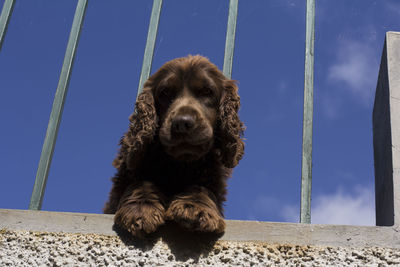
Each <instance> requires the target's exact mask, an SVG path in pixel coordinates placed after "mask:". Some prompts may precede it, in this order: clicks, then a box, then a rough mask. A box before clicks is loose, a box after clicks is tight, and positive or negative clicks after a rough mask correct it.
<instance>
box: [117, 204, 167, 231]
mask: <svg viewBox="0 0 400 267" xmlns="http://www.w3.org/2000/svg"><path fill="white" fill-rule="evenodd" d="M164 215H165V210H164V207H163V206H162V205H149V204H136V203H135V204H129V205H124V206H122V207H120V208H119V209H118V210H117V212H116V213H115V217H114V222H115V224H117V225H119V226H121V227H122V228H124V229H125V230H128V231H129V232H130V233H132V235H134V236H136V237H143V236H144V235H145V234H150V233H153V232H155V231H156V230H157V228H158V227H159V226H160V225H162V224H164Z"/></svg>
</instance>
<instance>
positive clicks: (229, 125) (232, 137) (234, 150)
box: [217, 79, 244, 168]
mask: <svg viewBox="0 0 400 267" xmlns="http://www.w3.org/2000/svg"><path fill="white" fill-rule="evenodd" d="M223 83H224V85H223V86H224V91H223V96H222V101H221V104H220V106H219V112H218V113H219V114H218V126H219V127H218V138H217V140H218V142H219V146H220V151H221V156H222V157H221V160H222V163H223V164H224V165H225V166H226V167H228V168H233V167H235V166H236V165H237V164H238V163H239V160H240V159H241V158H242V156H243V153H244V142H243V140H242V137H243V131H244V125H243V122H242V121H241V120H240V119H239V115H238V111H239V107H240V97H239V95H238V93H237V91H238V87H237V85H236V83H235V81H233V80H230V79H226V80H224V81H223Z"/></svg>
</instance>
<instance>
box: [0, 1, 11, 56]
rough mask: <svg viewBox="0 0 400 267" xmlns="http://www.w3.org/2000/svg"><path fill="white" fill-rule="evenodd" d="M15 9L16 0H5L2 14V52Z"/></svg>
mask: <svg viewBox="0 0 400 267" xmlns="http://www.w3.org/2000/svg"><path fill="white" fill-rule="evenodd" d="M13 7H14V0H5V1H4V4H3V8H2V10H1V14H0V50H1V46H2V45H3V40H4V35H5V34H6V31H7V26H8V22H9V21H10V17H11V13H12V10H13Z"/></svg>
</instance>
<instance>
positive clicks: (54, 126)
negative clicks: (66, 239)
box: [29, 0, 87, 210]
mask: <svg viewBox="0 0 400 267" xmlns="http://www.w3.org/2000/svg"><path fill="white" fill-rule="evenodd" d="M86 5H87V0H79V1H78V4H77V6H76V10H75V16H74V20H73V23H72V27H71V32H70V35H69V40H68V45H67V49H66V51H65V57H64V62H63V66H62V69H61V74H60V79H59V81H58V86H57V91H56V95H55V96H54V102H53V107H52V110H51V114H50V119H49V124H48V126H47V131H46V137H45V139H44V143H43V148H42V154H41V155H40V161H39V166H38V170H37V173H36V180H35V185H34V186H33V192H32V197H31V201H30V204H29V209H31V210H40V209H41V208H42V202H43V195H44V190H45V188H46V182H47V177H48V175H49V170H50V165H51V160H52V157H53V152H54V147H55V143H56V139H57V133H58V129H59V126H60V121H61V116H62V112H63V108H64V103H65V97H66V95H67V91H68V83H69V78H70V75H71V70H72V65H73V61H74V57H75V52H76V48H77V45H78V40H79V35H80V31H81V27H82V22H83V18H84V16H85V11H86Z"/></svg>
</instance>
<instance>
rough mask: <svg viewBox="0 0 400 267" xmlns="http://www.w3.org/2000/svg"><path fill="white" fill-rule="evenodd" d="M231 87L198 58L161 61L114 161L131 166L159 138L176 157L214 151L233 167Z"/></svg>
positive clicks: (236, 150)
mask: <svg viewBox="0 0 400 267" xmlns="http://www.w3.org/2000/svg"><path fill="white" fill-rule="evenodd" d="M237 90H238V88H237V86H236V83H235V82H234V81H233V80H230V79H227V78H226V77H225V76H224V75H223V74H222V73H221V71H220V70H218V68H217V67H216V66H215V65H214V64H212V63H211V62H210V61H209V60H208V59H206V58H204V57H202V56H188V57H184V58H177V59H174V60H171V61H169V62H167V63H166V64H164V65H163V66H162V67H161V68H160V69H159V70H158V71H157V72H156V73H155V74H153V75H152V76H151V77H150V78H149V79H148V80H147V81H146V83H145V84H144V88H143V92H142V93H141V94H140V95H139V97H138V99H137V102H136V109H135V112H134V113H133V114H132V115H131V117H130V122H131V124H130V129H129V131H128V133H127V134H126V135H125V136H124V137H123V138H122V140H121V145H122V147H121V153H120V157H118V158H117V159H116V161H115V162H114V163H115V165H116V166H119V165H120V163H121V161H126V164H127V166H128V167H129V168H133V167H134V166H136V164H137V161H138V160H139V159H140V157H141V154H142V153H143V152H144V150H145V149H146V147H147V145H149V144H151V143H152V142H155V141H159V142H160V143H161V144H162V146H163V148H164V150H165V152H166V153H167V154H169V155H170V156H172V157H173V158H175V159H176V160H179V161H188V162H190V161H196V160H198V159H200V158H202V157H203V156H204V155H206V154H207V153H208V152H210V151H211V150H214V151H215V152H216V153H218V154H219V155H220V159H221V161H222V163H223V164H224V165H225V166H226V167H228V168H233V167H234V166H236V165H237V163H238V161H239V160H240V159H241V157H242V155H243V150H244V143H243V141H242V135H243V129H244V128H243V123H242V122H241V121H240V119H239V116H238V110H239V107H240V98H239V96H238V94H237ZM123 154H126V157H124V156H123Z"/></svg>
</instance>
